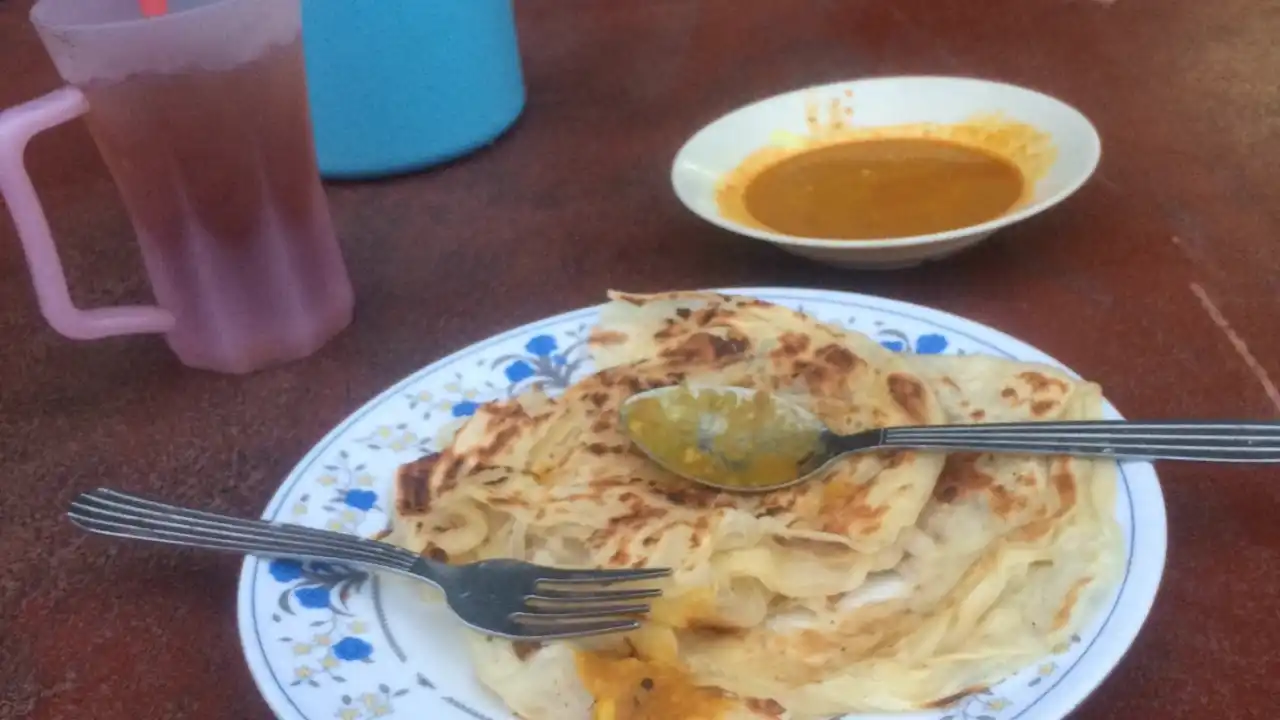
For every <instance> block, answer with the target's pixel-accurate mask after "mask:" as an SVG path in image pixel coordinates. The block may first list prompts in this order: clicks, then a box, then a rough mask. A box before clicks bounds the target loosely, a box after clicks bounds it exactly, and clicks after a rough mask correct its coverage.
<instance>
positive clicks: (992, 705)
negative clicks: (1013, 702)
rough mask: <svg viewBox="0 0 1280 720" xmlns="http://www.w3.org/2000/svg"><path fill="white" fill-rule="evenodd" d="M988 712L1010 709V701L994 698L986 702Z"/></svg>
mask: <svg viewBox="0 0 1280 720" xmlns="http://www.w3.org/2000/svg"><path fill="white" fill-rule="evenodd" d="M986 706H987V709H988V710H1003V709H1005V708H1007V707H1009V701H1008V700H1005V699H1004V698H992V699H990V700H988V701H987V702H986Z"/></svg>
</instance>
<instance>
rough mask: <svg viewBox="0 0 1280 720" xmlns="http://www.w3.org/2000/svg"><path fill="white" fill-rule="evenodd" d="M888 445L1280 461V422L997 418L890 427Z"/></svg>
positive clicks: (883, 441)
mask: <svg viewBox="0 0 1280 720" xmlns="http://www.w3.org/2000/svg"><path fill="white" fill-rule="evenodd" d="M881 432H882V434H881V446H882V447H909V448H916V449H921V450H949V451H956V450H974V451H982V452H997V453H1018V454H1031V455H1044V454H1048V455H1079V456H1085V457H1111V458H1116V459H1126V460H1192V461H1202V462H1252V463H1272V462H1280V423H1274V422H1238V421H1216V422H1176V421H1165V422H1127V421H1123V420H1115V421H1112V420H1106V421H1083V422H1046V423H996V424H986V425H939V426H921V427H896V428H885V429H884V430H883V431H881Z"/></svg>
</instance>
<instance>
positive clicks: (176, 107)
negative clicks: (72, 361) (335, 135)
mask: <svg viewBox="0 0 1280 720" xmlns="http://www.w3.org/2000/svg"><path fill="white" fill-rule="evenodd" d="M299 11H300V6H299V0H185V1H184V0H170V2H169V11H168V13H167V14H165V15H163V16H160V17H151V18H144V17H142V14H141V12H140V10H139V8H138V4H137V0H94V2H85V0H40V1H39V2H37V3H36V5H35V7H34V8H33V9H32V11H31V19H32V22H33V23H34V24H35V26H36V28H37V30H38V32H39V33H40V37H41V39H42V40H43V41H44V44H45V47H46V48H47V49H48V51H49V54H50V55H51V56H52V58H53V60H54V63H55V64H56V65H57V67H58V71H59V73H60V74H61V75H62V77H63V78H64V79H65V80H66V81H67V82H68V83H69V85H68V87H65V88H63V89H61V90H56V91H54V92H52V93H50V94H49V95H46V96H45V97H43V98H40V99H37V100H35V101H32V102H29V103H27V104H25V105H21V106H18V107H15V108H10V109H9V110H7V111H5V112H3V113H0V191H3V194H4V197H5V199H6V200H7V201H8V204H9V208H10V212H12V213H13V215H14V221H15V224H16V226H17V228H18V234H19V237H20V238H21V239H22V242H23V246H24V249H25V252H26V255H27V260H28V264H29V266H30V269H31V272H32V277H33V280H34V282H35V286H36V292H37V296H38V297H39V300H40V307H41V310H42V312H43V314H44V316H45V317H46V318H47V319H48V321H49V322H50V324H51V325H53V327H54V328H55V329H56V330H58V331H59V332H61V333H62V334H64V335H67V336H69V337H73V338H84V339H88V338H97V337H105V336H109V335H120V334H129V333H146V332H160V333H164V334H165V336H166V339H167V341H168V343H169V346H170V347H171V348H173V350H174V352H175V353H176V354H177V355H178V357H179V358H180V359H181V360H182V361H183V362H184V363H186V364H188V365H191V366H193V367H199V368H205V369H210V370H217V371H222V372H249V371H252V370H256V369H259V368H262V367H265V366H268V365H273V364H276V363H280V362H284V361H288V360H293V359H297V358H300V357H304V356H306V355H309V354H311V353H312V352H314V351H315V350H317V349H318V348H319V347H320V346H322V345H323V344H324V343H325V342H327V341H328V340H329V339H330V338H331V337H333V336H334V335H335V334H337V333H338V332H339V331H341V330H342V329H343V328H344V327H346V326H347V325H348V324H349V323H350V322H351V317H352V305H353V298H352V290H351V283H350V280H349V278H348V276H347V271H346V267H345V265H344V263H343V260H342V255H341V251H340V249H339V247H338V243H337V240H336V238H335V237H334V232H333V226H332V222H331V220H330V218H329V211H328V206H327V204H326V202H325V197H324V191H323V189H322V188H321V186H320V179H319V174H318V171H317V168H316V159H315V151H314V147H313V140H312V134H311V121H310V117H309V114H308V108H307V92H306V83H305V76H304V72H303V58H302V40H301V20H300V12H299ZM81 114H84V115H85V116H86V119H87V121H88V124H89V129H90V132H91V133H92V135H93V137H94V139H95V141H96V142H97V144H98V148H99V150H100V151H101V152H102V156H103V158H104V159H105V160H106V164H107V167H108V168H109V169H110V171H111V174H112V176H113V177H114V179H115V181H116V184H117V185H118V186H119V189H120V194H121V196H122V198H123V199H124V203H125V205H126V207H127V209H128V211H129V215H130V218H131V219H132V221H133V226H134V229H135V231H136V233H137V236H138V242H139V244H140V245H141V248H142V256H143V261H144V263H145V265H146V270H147V275H148V276H149V278H150V280H151V285H152V289H153V291H154V293H155V296H156V299H157V301H158V305H159V307H121V308H106V309H95V310H80V309H77V308H76V307H74V306H73V305H72V304H71V300H70V297H69V295H68V292H67V285H66V279H65V278H64V277H63V274H62V269H61V265H60V263H59V261H58V258H57V253H56V250H55V249H54V245H53V241H52V239H51V238H50V235H49V227H48V222H47V221H46V220H45V218H44V215H43V212H42V210H41V208H40V204H39V200H38V199H37V197H36V194H35V191H34V189H33V188H32V186H31V181H30V179H29V178H28V177H27V174H26V171H25V170H24V169H23V167H22V151H23V148H24V147H25V145H26V143H27V141H28V140H29V139H30V138H31V136H32V135H34V134H36V133H38V132H40V131H41V130H44V129H46V128H48V127H52V126H54V125H57V124H60V123H62V122H66V121H67V120H70V119H71V118H74V117H77V116H79V115H81Z"/></svg>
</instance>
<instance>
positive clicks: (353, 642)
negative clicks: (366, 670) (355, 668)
mask: <svg viewBox="0 0 1280 720" xmlns="http://www.w3.org/2000/svg"><path fill="white" fill-rule="evenodd" d="M372 654H373V646H372V645H370V644H369V643H367V642H365V641H364V640H361V639H360V638H354V637H345V638H342V639H341V640H339V641H338V642H337V643H335V644H334V646H333V656H334V657H336V658H338V659H339V660H346V661H348V662H350V661H353V660H366V659H368V657H369V656H370V655H372Z"/></svg>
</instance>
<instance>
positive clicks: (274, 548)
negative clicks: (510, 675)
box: [67, 489, 671, 640]
mask: <svg viewBox="0 0 1280 720" xmlns="http://www.w3.org/2000/svg"><path fill="white" fill-rule="evenodd" d="M67 514H68V516H69V517H70V518H71V521H72V522H74V523H75V524H76V525H78V526H80V527H81V528H84V529H85V530H89V531H91V532H95V533H101V534H103V535H114V536H117V537H128V538H136V539H139V540H151V541H154V542H161V543H169V544H173V545H184V546H188V547H197V548H204V549H206V550H224V551H229V552H237V553H243V554H246V555H258V556H263V557H285V558H301V559H309V560H319V561H324V562H331V563H339V564H351V565H361V566H364V567H367V568H373V569H377V570H387V571H390V572H394V573H398V574H401V575H406V576H408V577H411V578H414V579H416V580H421V581H424V582H426V583H429V584H431V585H434V586H436V587H437V588H439V589H440V590H442V591H443V592H444V594H445V599H446V601H447V602H448V604H449V608H450V609H452V610H453V612H454V613H455V614H456V615H457V616H458V618H459V619H460V620H462V622H463V623H465V624H466V625H468V626H470V627H471V628H474V629H475V630H477V631H479V632H482V633H486V634H489V635H497V636H499V637H505V638H511V639H517V640H558V639H563V638H572V637H583V636H587V635H602V634H605V633H615V632H626V631H628V630H635V629H636V628H638V627H640V623H639V621H638V620H637V617H638V616H641V615H643V614H644V613H646V612H647V611H648V610H649V606H648V604H646V603H644V602H638V601H643V600H647V599H650V598H656V597H658V596H659V595H661V594H662V591H661V590H658V589H654V588H640V589H622V590H609V589H605V587H604V586H608V585H612V584H615V583H622V582H634V581H640V580H655V579H658V578H662V577H666V576H668V575H670V574H671V571H670V570H669V569H666V568H646V569H638V570H568V569H560V568H550V567H543V566H540V565H534V564H532V563H527V562H522V561H519V560H505V559H503V560H483V561H480V562H476V563H470V564H468V565H447V564H445V563H441V562H436V561H434V560H430V559H427V558H425V557H422V556H420V555H418V554H416V553H413V552H410V551H408V550H405V549H404V548H400V547H396V546H394V545H390V544H388V543H382V542H377V541H374V540H366V539H364V538H360V537H355V536H352V535H346V534H343V533H336V532H330V531H328V530H318V529H315V528H306V527H301V526H298V525H286V524H283V523H274V522H266V521H263V520H247V519H243V518H235V517H230V516H227V515H219V514H216V513H209V512H202V511H199V510H189V509H186V508H180V507H175V506H173V505H166V504H164V503H159V502H155V501H152V500H146V499H143V498H140V497H136V496H133V495H128V494H125V493H122V492H117V491H114V490H106V489H98V490H91V491H89V492H86V493H83V494H81V495H80V496H79V497H77V498H76V499H75V501H74V502H72V503H71V509H70V510H69V511H68V513H67Z"/></svg>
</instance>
